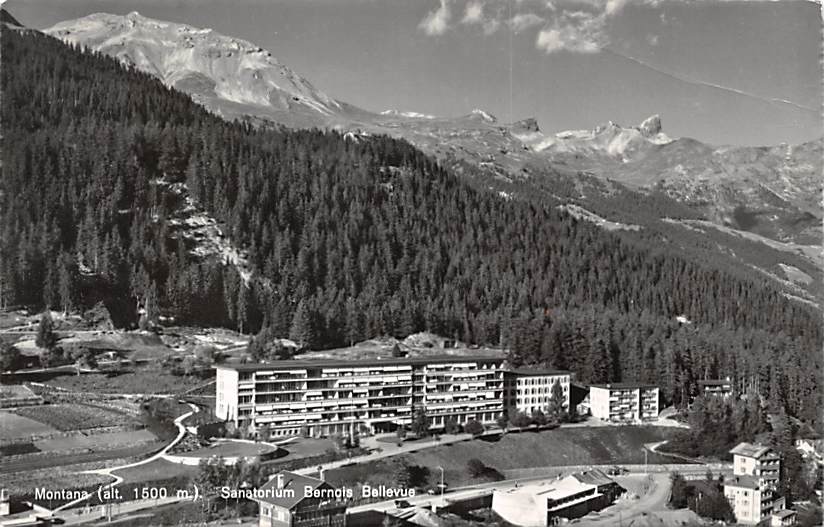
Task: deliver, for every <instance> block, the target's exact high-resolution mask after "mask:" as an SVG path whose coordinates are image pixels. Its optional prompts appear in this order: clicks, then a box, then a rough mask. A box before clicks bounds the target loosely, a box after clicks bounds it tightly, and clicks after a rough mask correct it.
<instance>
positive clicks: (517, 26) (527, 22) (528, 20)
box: [509, 13, 546, 33]
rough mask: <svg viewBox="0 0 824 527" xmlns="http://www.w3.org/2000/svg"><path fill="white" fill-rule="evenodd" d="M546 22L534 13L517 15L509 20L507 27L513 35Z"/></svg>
mask: <svg viewBox="0 0 824 527" xmlns="http://www.w3.org/2000/svg"><path fill="white" fill-rule="evenodd" d="M545 21H546V20H545V19H544V18H543V17H540V16H538V15H536V14H535V13H519V14H517V15H515V16H513V17H512V18H511V19H509V27H510V28H512V31H514V32H515V33H520V32H521V31H524V30H526V29H529V28H531V27H533V26H540V25H541V24H543V23H544V22H545Z"/></svg>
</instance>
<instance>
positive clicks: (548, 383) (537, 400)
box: [504, 368, 572, 415]
mask: <svg viewBox="0 0 824 527" xmlns="http://www.w3.org/2000/svg"><path fill="white" fill-rule="evenodd" d="M571 379H572V373H571V372H569V371H566V370H548V369H542V368H516V369H513V370H506V371H504V409H505V410H506V411H507V413H508V414H509V415H513V414H514V413H515V412H523V413H525V414H532V413H533V412H535V411H536V410H541V411H542V412H546V410H547V408H548V407H549V403H550V399H551V398H552V388H553V386H555V383H558V385H559V386H560V387H561V393H562V395H563V399H564V410H569V399H570V381H571Z"/></svg>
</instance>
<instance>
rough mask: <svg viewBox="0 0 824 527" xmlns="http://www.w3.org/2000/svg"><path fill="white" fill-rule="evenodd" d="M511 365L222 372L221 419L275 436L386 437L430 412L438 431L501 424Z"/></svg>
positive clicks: (391, 362) (422, 360) (300, 365)
mask: <svg viewBox="0 0 824 527" xmlns="http://www.w3.org/2000/svg"><path fill="white" fill-rule="evenodd" d="M503 362H504V359H502V358H500V357H473V358H469V357H460V356H438V357H416V358H391V359H389V358H387V359H375V360H368V361H341V360H303V361H300V360H284V361H277V362H273V363H268V364H237V365H219V366H217V381H216V404H215V415H217V417H219V418H221V419H224V420H227V421H232V422H234V423H235V424H236V425H239V424H240V423H245V424H248V425H251V426H252V427H254V428H255V429H257V430H260V428H261V427H262V426H268V429H269V431H270V434H271V435H273V436H285V435H294V434H298V433H300V432H301V429H302V428H304V427H306V430H307V432H308V433H309V434H310V435H313V436H324V435H329V434H335V433H352V432H354V431H355V430H357V431H358V432H363V433H382V432H391V431H394V430H396V429H397V428H398V427H399V426H405V425H408V424H410V423H411V421H412V416H413V414H414V412H415V411H416V410H417V409H418V408H425V410H426V414H427V416H428V418H429V421H430V425H431V426H432V427H433V428H438V427H442V426H444V424H445V423H446V422H447V421H448V420H449V419H450V418H451V419H454V420H455V421H456V422H457V423H459V424H464V423H467V422H468V421H470V420H476V421H479V422H481V423H489V424H491V423H494V422H495V419H496V418H497V417H498V416H499V415H501V413H502V412H503V409H504V406H503V398H504V397H503V391H504V370H503V369H502V366H503Z"/></svg>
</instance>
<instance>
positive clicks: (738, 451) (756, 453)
mask: <svg viewBox="0 0 824 527" xmlns="http://www.w3.org/2000/svg"><path fill="white" fill-rule="evenodd" d="M769 451H770V447H768V446H763V445H753V444H752V443H747V442H743V443H738V444H737V445H735V447H733V449H732V450H730V454H733V455H738V456H744V457H754V458H756V459H757V458H759V457H761V456H763V455H764V454H766V453H767V452H769Z"/></svg>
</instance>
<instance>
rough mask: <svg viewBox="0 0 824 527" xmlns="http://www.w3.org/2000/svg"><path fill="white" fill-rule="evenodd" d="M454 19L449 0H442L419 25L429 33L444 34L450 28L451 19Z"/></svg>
mask: <svg viewBox="0 0 824 527" xmlns="http://www.w3.org/2000/svg"><path fill="white" fill-rule="evenodd" d="M451 19H452V11H451V10H450V8H449V3H448V0H441V5H440V6H439V7H438V8H437V9H435V10H434V11H431V12H429V13H428V14H427V15H426V16H425V17H424V19H423V20H421V23H420V24H418V27H419V28H421V29H422V30H423V31H424V32H425V33H426V34H427V35H442V34H444V33H446V30H447V29H449V21H450V20H451Z"/></svg>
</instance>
